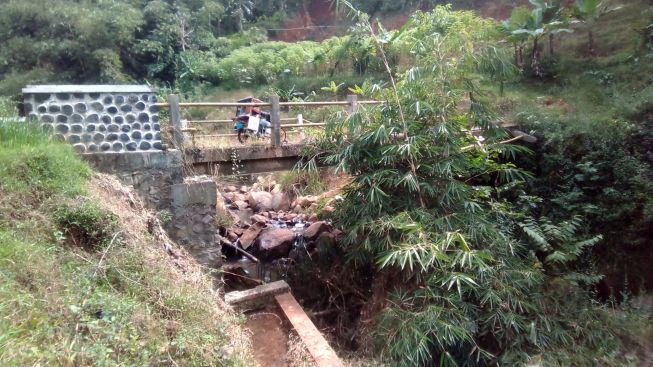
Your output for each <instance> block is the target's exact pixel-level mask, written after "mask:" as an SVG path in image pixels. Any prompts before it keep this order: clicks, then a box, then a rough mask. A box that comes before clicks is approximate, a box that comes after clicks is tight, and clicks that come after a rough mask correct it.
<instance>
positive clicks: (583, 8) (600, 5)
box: [573, 0, 622, 57]
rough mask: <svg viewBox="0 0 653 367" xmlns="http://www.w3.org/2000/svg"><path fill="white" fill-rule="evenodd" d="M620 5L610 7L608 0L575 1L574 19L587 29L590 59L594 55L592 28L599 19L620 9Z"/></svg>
mask: <svg viewBox="0 0 653 367" xmlns="http://www.w3.org/2000/svg"><path fill="white" fill-rule="evenodd" d="M621 8H622V6H621V5H617V6H612V7H611V6H610V4H609V1H608V0H576V4H575V5H574V8H573V14H574V18H576V19H577V20H578V21H579V22H581V23H583V24H585V27H586V28H587V36H588V40H587V50H588V52H589V55H590V57H594V56H595V55H596V50H595V48H594V26H595V24H596V21H597V20H599V19H600V18H601V17H603V16H605V15H606V14H609V13H611V12H613V11H615V10H619V9H621Z"/></svg>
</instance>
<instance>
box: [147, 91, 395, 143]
mask: <svg viewBox="0 0 653 367" xmlns="http://www.w3.org/2000/svg"><path fill="white" fill-rule="evenodd" d="M381 103H383V102H381V101H359V100H358V96H357V95H348V96H347V100H346V101H311V102H308V101H297V102H295V101H293V102H281V101H280V100H279V96H271V97H270V102H263V103H238V102H180V101H179V96H177V95H175V94H171V95H169V96H168V103H157V104H156V106H157V107H159V108H167V109H168V110H169V112H170V123H171V127H172V140H173V144H174V145H175V146H177V147H183V146H185V145H187V134H190V135H191V136H192V139H193V143H194V140H195V134H196V133H197V131H198V129H197V128H194V127H191V126H190V124H205V123H218V124H219V123H233V120H232V119H214V120H186V119H183V118H182V112H181V111H182V109H187V108H216V109H220V108H233V107H268V108H270V120H271V121H270V122H271V128H272V135H271V139H270V140H271V141H270V143H271V145H272V146H273V147H279V146H281V129H282V128H302V129H303V128H313V127H322V126H324V125H326V123H324V122H311V121H308V120H305V119H303V118H302V117H301V115H298V117H297V118H292V117H290V118H282V117H281V108H282V107H287V108H289V107H313V108H315V107H329V106H342V107H346V108H347V110H348V112H349V113H353V112H356V111H357V110H358V108H359V106H360V105H375V104H381ZM291 121H296V123H286V124H282V122H291ZM228 136H233V137H235V136H236V135H235V134H234V133H231V134H214V135H199V136H198V137H228Z"/></svg>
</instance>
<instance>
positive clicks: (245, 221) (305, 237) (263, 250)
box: [221, 179, 338, 262]
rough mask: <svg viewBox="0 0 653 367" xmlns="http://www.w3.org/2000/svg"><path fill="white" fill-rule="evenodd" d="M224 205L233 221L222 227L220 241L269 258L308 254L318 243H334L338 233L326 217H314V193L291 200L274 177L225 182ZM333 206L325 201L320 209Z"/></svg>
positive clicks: (316, 208) (263, 257)
mask: <svg viewBox="0 0 653 367" xmlns="http://www.w3.org/2000/svg"><path fill="white" fill-rule="evenodd" d="M221 191H222V192H221V195H222V197H223V198H224V203H225V208H224V210H226V211H228V212H229V213H230V215H231V217H232V219H233V225H232V226H230V227H229V228H226V229H225V230H224V238H223V240H222V241H223V243H224V242H227V243H228V244H230V246H227V247H232V248H233V247H238V248H240V249H242V250H244V251H246V252H248V253H250V254H253V255H254V256H256V257H257V258H258V259H260V260H261V261H265V262H271V261H274V260H278V259H282V258H294V257H297V256H299V255H300V254H299V253H301V252H304V253H306V254H308V256H311V255H312V254H313V253H314V252H315V249H316V248H317V245H318V244H323V245H325V246H334V245H335V244H336V241H337V238H338V233H337V231H334V229H333V227H332V225H331V224H330V222H328V221H320V220H318V218H317V215H316V212H317V210H318V201H319V198H318V197H317V196H300V197H298V198H296V199H294V200H290V198H289V196H288V195H287V194H286V193H284V192H283V190H282V189H281V185H279V184H278V183H276V182H275V181H265V180H264V179H260V180H258V181H257V182H256V183H255V184H254V185H252V186H251V187H248V186H239V187H237V186H234V185H229V186H224V187H222V190H221ZM334 210H335V209H334V208H333V207H332V206H331V205H328V204H327V205H324V206H323V207H322V208H321V213H327V214H328V213H331V212H333V211H334Z"/></svg>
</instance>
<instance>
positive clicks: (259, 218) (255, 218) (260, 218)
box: [249, 214, 268, 224]
mask: <svg viewBox="0 0 653 367" xmlns="http://www.w3.org/2000/svg"><path fill="white" fill-rule="evenodd" d="M249 219H251V221H252V223H261V224H265V223H267V222H268V218H267V217H266V216H264V215H262V214H254V215H252V216H251V217H249Z"/></svg>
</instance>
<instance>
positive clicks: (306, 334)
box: [274, 292, 344, 367]
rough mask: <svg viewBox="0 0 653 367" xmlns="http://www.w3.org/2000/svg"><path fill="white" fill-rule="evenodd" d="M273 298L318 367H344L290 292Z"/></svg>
mask: <svg viewBox="0 0 653 367" xmlns="http://www.w3.org/2000/svg"><path fill="white" fill-rule="evenodd" d="M274 298H275V299H276V301H277V303H278V304H279V307H281V310H282V311H283V313H284V314H285V315H286V318H287V319H288V321H290V323H291V324H292V326H293V328H294V329H295V331H296V332H297V334H299V337H300V338H301V339H302V341H303V342H304V345H306V349H308V352H309V353H310V354H311V356H313V359H314V360H315V364H316V365H317V366H318V367H344V364H343V363H342V361H341V360H340V358H339V357H338V355H337V354H336V352H335V351H334V350H333V348H331V346H330V345H329V343H328V342H327V341H326V339H324V336H323V335H322V333H320V331H319V330H318V329H317V327H315V324H313V322H312V321H311V319H310V318H308V315H306V312H304V309H302V306H300V305H299V303H297V300H296V299H295V297H293V295H292V294H290V292H287V293H283V294H280V295H277V296H275V297H274Z"/></svg>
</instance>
